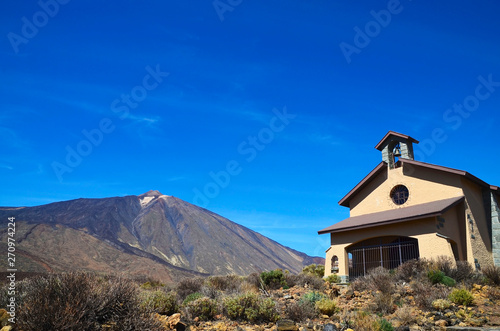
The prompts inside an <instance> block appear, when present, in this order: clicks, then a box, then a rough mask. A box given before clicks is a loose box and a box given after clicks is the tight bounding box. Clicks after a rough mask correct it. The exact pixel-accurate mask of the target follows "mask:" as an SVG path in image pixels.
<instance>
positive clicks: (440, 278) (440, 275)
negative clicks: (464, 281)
mask: <svg viewBox="0 0 500 331" xmlns="http://www.w3.org/2000/svg"><path fill="white" fill-rule="evenodd" d="M427 277H428V278H429V280H430V281H431V283H432V284H443V285H446V286H449V287H453V286H455V285H456V282H455V280H454V279H453V278H450V277H448V276H446V275H445V273H444V272H443V271H441V270H430V271H429V272H428V273H427Z"/></svg>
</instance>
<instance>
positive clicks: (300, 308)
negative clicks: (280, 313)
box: [285, 301, 318, 322]
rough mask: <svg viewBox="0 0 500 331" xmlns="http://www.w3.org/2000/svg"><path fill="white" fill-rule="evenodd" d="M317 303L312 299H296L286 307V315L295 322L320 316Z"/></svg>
mask: <svg viewBox="0 0 500 331" xmlns="http://www.w3.org/2000/svg"><path fill="white" fill-rule="evenodd" d="M314 306H315V305H314V304H313V303H311V302H310V301H294V302H292V303H290V304H288V305H287V306H286V307H285V316H286V318H288V319H291V320H292V321H294V322H303V321H305V320H307V319H313V318H315V317H317V316H318V313H317V312H316V309H315V307H314Z"/></svg>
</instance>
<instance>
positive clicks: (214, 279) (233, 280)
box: [205, 275, 243, 294]
mask: <svg viewBox="0 0 500 331" xmlns="http://www.w3.org/2000/svg"><path fill="white" fill-rule="evenodd" d="M242 283H243V279H242V278H241V277H239V276H236V275H229V276H211V277H209V278H208V279H207V280H206V281H205V286H207V287H212V288H214V289H216V290H218V291H222V292H227V293H229V294H232V293H238V292H240V287H241V284H242Z"/></svg>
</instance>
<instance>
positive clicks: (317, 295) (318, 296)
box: [300, 291, 326, 305]
mask: <svg viewBox="0 0 500 331" xmlns="http://www.w3.org/2000/svg"><path fill="white" fill-rule="evenodd" d="M323 299H326V295H324V294H323V293H321V292H316V291H313V292H307V293H306V294H304V295H303V296H302V298H300V301H308V302H310V303H312V304H313V305H315V304H316V302H318V301H320V300H323Z"/></svg>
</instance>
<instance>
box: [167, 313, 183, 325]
mask: <svg viewBox="0 0 500 331" xmlns="http://www.w3.org/2000/svg"><path fill="white" fill-rule="evenodd" d="M180 321H181V314H179V313H176V314H173V315H171V316H169V317H168V319H167V326H168V327H169V328H170V329H174V328H175V326H176V325H177V323H179V322H180Z"/></svg>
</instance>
